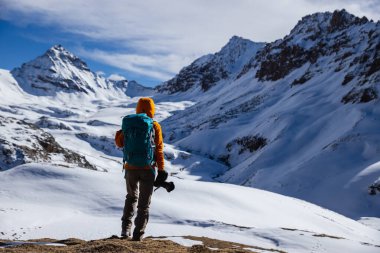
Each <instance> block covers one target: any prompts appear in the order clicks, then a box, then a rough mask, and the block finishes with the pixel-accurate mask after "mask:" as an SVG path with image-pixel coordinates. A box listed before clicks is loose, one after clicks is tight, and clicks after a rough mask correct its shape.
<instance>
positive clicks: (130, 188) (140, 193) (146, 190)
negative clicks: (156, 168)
mask: <svg viewBox="0 0 380 253" xmlns="http://www.w3.org/2000/svg"><path fill="white" fill-rule="evenodd" d="M154 178H155V175H154V174H153V171H152V170H143V169H141V170H137V169H136V170H128V171H127V172H126V176H125V179H126V183H127V196H126V199H125V204H124V211H123V217H122V218H121V220H122V228H124V229H126V231H127V232H129V233H130V231H131V227H132V217H133V215H134V212H135V208H136V203H137V216H136V218H135V229H134V231H133V237H137V238H140V237H142V235H143V234H144V231H145V227H146V224H147V223H148V219H149V205H150V200H151V197H152V193H153V183H154Z"/></svg>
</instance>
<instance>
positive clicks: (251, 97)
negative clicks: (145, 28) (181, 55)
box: [161, 10, 380, 218]
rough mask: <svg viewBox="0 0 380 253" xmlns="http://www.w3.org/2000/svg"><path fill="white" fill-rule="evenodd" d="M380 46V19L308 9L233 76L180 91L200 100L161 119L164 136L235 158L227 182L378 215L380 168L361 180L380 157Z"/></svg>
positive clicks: (352, 214) (200, 150) (190, 147)
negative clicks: (372, 190)
mask: <svg viewBox="0 0 380 253" xmlns="http://www.w3.org/2000/svg"><path fill="white" fill-rule="evenodd" d="M379 45H380V23H379V22H377V23H374V22H372V21H368V20H367V19H366V18H357V17H354V16H353V15H351V14H349V13H347V12H346V11H344V10H342V11H336V12H334V13H329V12H326V13H316V14H313V15H310V16H306V17H304V18H303V19H302V20H301V21H299V23H298V24H297V25H296V27H295V28H294V29H293V30H292V31H291V33H290V34H289V35H287V36H286V37H285V38H283V39H281V40H277V41H275V42H273V43H268V44H266V45H265V47H263V48H262V49H261V50H259V51H258V52H257V53H256V54H253V55H252V58H251V60H249V62H248V64H246V65H245V66H244V67H243V69H242V71H241V72H240V73H238V74H237V75H236V78H235V79H232V80H231V79H222V80H220V81H218V82H216V83H215V84H214V85H213V87H212V88H210V89H209V90H208V91H206V92H201V93H197V96H196V97H194V94H195V93H194V92H192V91H186V92H178V93H176V94H175V95H173V97H174V96H177V97H185V98H186V97H188V98H189V99H192V100H194V101H197V102H198V103H196V104H195V105H194V106H192V107H190V108H189V109H187V110H185V111H180V112H178V113H177V114H175V115H174V116H173V117H170V118H168V119H167V120H165V121H164V122H163V126H164V128H165V130H166V132H167V134H166V141H168V142H171V143H174V144H175V145H178V146H180V147H181V148H183V149H187V150H191V151H192V152H197V153H200V154H203V155H206V156H210V157H213V158H214V159H217V160H219V161H222V162H224V163H225V164H227V165H228V166H229V167H230V169H229V170H228V171H227V172H226V173H224V174H223V175H221V176H220V177H219V180H221V181H223V182H230V183H234V184H240V185H246V186H253V187H259V188H262V189H267V190H270V191H275V192H278V193H282V194H286V195H290V196H295V197H298V198H301V199H306V200H308V201H311V202H313V203H317V204H319V205H322V206H324V207H327V208H330V209H333V210H335V211H338V212H340V213H343V214H345V215H348V216H350V217H355V218H357V217H359V216H378V215H379V213H380V200H379V198H373V197H370V196H368V194H367V187H368V186H369V185H371V184H372V183H373V182H374V181H375V180H376V179H377V178H379V176H380V171H379V170H373V171H371V173H367V174H366V175H365V176H363V177H360V180H356V178H357V175H358V174H359V173H361V171H363V170H365V168H366V167H367V166H369V165H371V164H373V163H375V162H377V161H379V157H380V156H379V154H380V144H379V143H380V132H379V128H378V126H379V124H380V110H379V108H380V107H379V103H380V102H379V100H378V92H379V89H380V86H379V85H380V71H379V70H380V67H379V66H380V64H379V59H380V46H379ZM195 63H196V62H194V63H193V64H195ZM190 66H191V65H190ZM185 69H186V68H185ZM179 75H181V73H180V74H179ZM164 86H168V87H170V85H169V84H164ZM161 89H162V88H161ZM163 90H165V89H163ZM337 199H339V200H340V201H336V200H337Z"/></svg>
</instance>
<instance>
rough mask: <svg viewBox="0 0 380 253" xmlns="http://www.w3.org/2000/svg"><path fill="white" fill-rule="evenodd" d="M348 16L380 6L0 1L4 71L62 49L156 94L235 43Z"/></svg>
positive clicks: (303, 1)
mask: <svg viewBox="0 0 380 253" xmlns="http://www.w3.org/2000/svg"><path fill="white" fill-rule="evenodd" d="M342 8H345V9H346V10H347V11H349V12H351V13H352V14H354V15H357V16H363V15H365V16H367V17H368V18H370V19H374V20H379V17H380V0H367V1H360V0H329V1H328V0H314V1H312V0H281V1H279V0H265V1H261V0H260V1H259V0H236V1H229V0H181V1H179V0H144V1H135V0H107V1H105V0H60V1H58V0H33V1H30V0H0V38H1V39H0V68H3V69H8V70H10V69H13V68H14V67H17V66H20V65H21V64H22V63H23V62H26V61H29V60H32V59H34V58H35V57H37V56H39V55H41V54H43V53H44V52H45V51H46V50H47V49H48V48H50V47H51V46H53V45H55V44H61V45H63V46H64V47H65V48H66V49H68V50H69V51H71V52H73V53H74V54H76V55H77V56H79V57H80V58H82V59H83V60H84V61H86V62H87V64H88V65H89V67H90V69H91V70H92V71H94V72H98V71H101V72H103V73H104V76H106V77H108V76H110V75H113V76H115V75H122V76H124V77H125V78H127V79H128V80H137V81H138V82H140V83H142V84H144V85H147V86H155V85H157V84H159V83H161V82H162V81H166V80H168V79H169V78H171V77H173V76H174V75H175V74H176V73H178V71H179V70H180V69H181V68H182V67H184V66H186V65H188V64H190V63H191V62H192V61H193V60H195V59H196V58H197V57H200V56H202V55H204V54H207V53H214V52H216V51H218V50H219V49H220V48H221V47H222V46H223V45H224V44H226V43H227V42H228V40H229V38H230V37H232V36H233V35H238V36H242V37H245V38H248V39H251V40H253V41H260V42H261V41H267V42H270V41H273V40H276V39H279V38H281V37H283V36H284V35H286V34H287V33H289V31H290V30H291V28H292V27H294V25H295V24H296V23H297V21H298V20H299V19H301V18H302V17H303V16H305V15H307V14H311V13H314V12H319V11H333V10H335V9H342Z"/></svg>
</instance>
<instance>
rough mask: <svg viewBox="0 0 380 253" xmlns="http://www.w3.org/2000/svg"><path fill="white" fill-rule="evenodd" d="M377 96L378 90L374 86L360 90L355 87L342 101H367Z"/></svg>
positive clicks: (345, 102)
mask: <svg viewBox="0 0 380 253" xmlns="http://www.w3.org/2000/svg"><path fill="white" fill-rule="evenodd" d="M377 98H378V95H377V91H376V90H375V89H374V88H371V87H369V88H365V89H359V90H357V89H355V88H353V89H352V90H351V91H350V92H348V93H347V94H346V95H345V96H344V97H343V98H342V103H344V104H347V103H367V102H370V101H372V100H374V99H377Z"/></svg>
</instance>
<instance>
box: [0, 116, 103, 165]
mask: <svg viewBox="0 0 380 253" xmlns="http://www.w3.org/2000/svg"><path fill="white" fill-rule="evenodd" d="M0 121H1V125H2V126H6V127H7V131H8V132H9V133H7V135H4V136H0V170H5V169H10V168H12V167H15V166H17V165H21V164H25V163H30V162H51V163H55V162H58V163H61V164H62V165H65V164H67V165H69V164H73V165H76V166H78V167H82V168H86V169H91V170H96V169H97V168H96V167H95V166H94V165H92V164H91V163H89V162H88V161H87V159H86V158H85V157H84V156H82V155H79V154H77V153H75V152H73V151H71V150H69V149H66V148H63V147H62V146H61V145H59V143H57V141H56V140H55V139H54V137H53V136H52V135H51V134H49V133H47V132H45V131H43V130H42V129H41V128H39V127H38V126H36V125H34V124H31V123H28V122H26V121H23V120H18V119H15V118H9V117H3V116H0Z"/></svg>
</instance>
